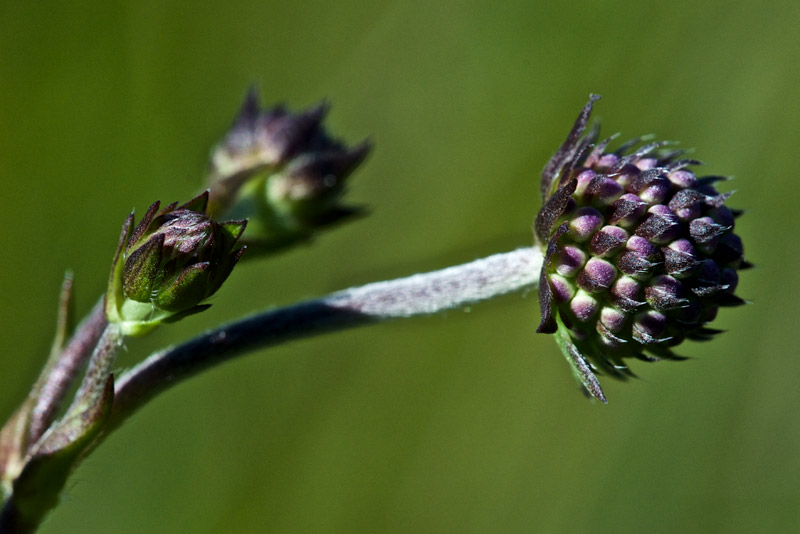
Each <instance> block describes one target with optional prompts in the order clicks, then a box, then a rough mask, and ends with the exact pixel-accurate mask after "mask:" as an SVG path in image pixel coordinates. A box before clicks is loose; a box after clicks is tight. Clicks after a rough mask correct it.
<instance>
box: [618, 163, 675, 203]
mask: <svg viewBox="0 0 800 534" xmlns="http://www.w3.org/2000/svg"><path fill="white" fill-rule="evenodd" d="M628 190H630V192H632V193H636V194H637V195H638V196H639V198H640V199H642V200H643V201H644V202H646V203H647V204H649V205H651V206H652V205H654V204H660V203H661V202H663V201H664V199H666V198H667V195H668V194H669V191H670V183H669V180H667V179H666V178H665V177H664V173H663V170H661V169H650V170H647V171H644V172H642V173H640V174H639V176H637V177H636V179H635V180H634V181H633V182H632V183H631V185H630V186H629V187H628Z"/></svg>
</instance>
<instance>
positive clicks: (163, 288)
mask: <svg viewBox="0 0 800 534" xmlns="http://www.w3.org/2000/svg"><path fill="white" fill-rule="evenodd" d="M207 203H208V191H206V192H205V193H203V194H201V195H200V196H198V197H196V198H194V199H192V200H190V201H189V202H187V203H186V204H183V205H182V206H178V205H177V202H176V203H173V204H170V205H169V206H167V207H165V208H164V209H163V210H161V211H159V206H160V203H159V202H155V203H154V204H153V205H151V206H150V208H149V209H148V210H147V212H146V213H145V215H144V217H142V220H141V221H140V222H139V224H138V225H137V226H136V227H135V228H134V227H133V223H134V217H133V214H131V215H130V216H129V217H128V219H127V220H126V221H125V225H124V226H123V229H122V235H121V236H120V241H119V245H118V246H117V253H116V256H115V258H114V262H113V265H112V268H111V276H110V279H109V285H108V291H107V293H106V316H107V317H108V320H109V322H113V323H117V324H118V325H119V326H120V329H121V331H122V333H123V334H124V335H143V334H145V333H147V332H149V331H150V330H152V329H153V328H154V327H156V326H157V325H159V324H160V323H162V322H170V321H175V320H178V319H180V318H182V317H185V316H186V315H189V314H192V313H197V312H199V311H202V310H204V309H206V308H208V305H207V304H202V303H203V301H205V300H206V299H208V298H209V297H210V296H211V295H213V294H214V293H215V292H216V291H217V290H218V289H219V288H220V286H221V285H222V283H223V282H224V281H225V279H227V278H228V275H230V273H231V271H232V270H233V267H234V265H236V262H238V261H239V258H240V257H241V255H242V253H243V252H244V248H243V247H239V248H236V246H237V241H238V240H239V237H240V236H241V235H242V232H243V231H244V229H245V226H246V221H230V222H225V223H217V222H215V221H212V220H211V219H209V218H208V216H207V215H206V214H205V212H206V207H207Z"/></svg>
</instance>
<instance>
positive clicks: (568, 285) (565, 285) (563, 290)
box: [548, 274, 575, 302]
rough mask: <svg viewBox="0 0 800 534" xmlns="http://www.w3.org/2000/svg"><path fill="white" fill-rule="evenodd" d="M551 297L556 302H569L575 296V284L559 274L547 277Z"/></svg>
mask: <svg viewBox="0 0 800 534" xmlns="http://www.w3.org/2000/svg"><path fill="white" fill-rule="evenodd" d="M548 280H549V282H550V288H551V290H552V292H553V298H554V299H555V300H556V301H558V302H569V301H570V300H572V297H574V296H575V286H574V284H573V283H572V282H570V281H569V280H567V279H566V278H564V277H563V276H561V275H558V274H554V275H552V276H550V277H549V278H548Z"/></svg>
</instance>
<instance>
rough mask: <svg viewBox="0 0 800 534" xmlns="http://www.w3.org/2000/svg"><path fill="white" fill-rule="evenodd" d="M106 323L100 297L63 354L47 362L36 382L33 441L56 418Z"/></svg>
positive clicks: (31, 425) (31, 427)
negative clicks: (37, 382) (38, 382)
mask: <svg viewBox="0 0 800 534" xmlns="http://www.w3.org/2000/svg"><path fill="white" fill-rule="evenodd" d="M107 325H108V321H106V315H105V311H104V310H103V299H100V301H99V302H98V303H97V304H96V305H95V307H94V308H92V311H91V313H90V314H89V315H88V316H87V317H86V319H84V321H83V322H82V323H81V324H80V325H79V326H78V328H77V329H76V330H75V333H74V334H73V336H72V339H71V340H70V341H69V343H68V344H67V346H66V347H64V350H63V351H61V354H58V355H57V357H56V358H54V359H53V360H51V362H49V363H48V366H47V368H46V369H45V372H43V373H42V378H40V381H41V384H38V385H37V387H38V388H40V389H38V391H40V393H39V395H38V397H37V399H36V405H35V406H34V408H33V413H32V415H31V423H30V431H29V432H30V435H29V440H30V443H36V441H37V440H38V439H39V438H40V437H41V436H42V434H44V432H45V430H47V428H48V427H49V426H50V424H51V423H52V422H53V420H54V419H55V416H56V414H57V412H58V410H59V408H60V407H61V406H62V403H63V401H64V397H65V396H66V394H67V392H68V391H69V389H70V387H72V385H73V384H74V383H75V380H76V378H78V376H79V373H80V370H81V368H82V367H83V366H84V365H86V361H87V360H88V359H89V357H90V356H91V354H92V351H93V349H94V348H95V346H96V345H97V343H98V340H99V339H100V336H101V335H102V334H103V331H104V330H105V329H106V326H107Z"/></svg>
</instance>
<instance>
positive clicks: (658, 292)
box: [644, 275, 689, 312]
mask: <svg viewBox="0 0 800 534" xmlns="http://www.w3.org/2000/svg"><path fill="white" fill-rule="evenodd" d="M644 296H645V300H647V303H648V304H650V306H652V308H653V309H654V310H658V311H662V312H663V311H670V310H675V309H677V308H683V307H685V306H686V305H688V303H689V301H688V300H687V299H686V298H684V291H683V286H682V285H681V283H680V282H679V281H678V279H677V278H674V277H672V276H669V275H661V276H656V277H655V278H653V281H652V283H651V284H650V285H649V286H647V287H646V288H645V290H644Z"/></svg>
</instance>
